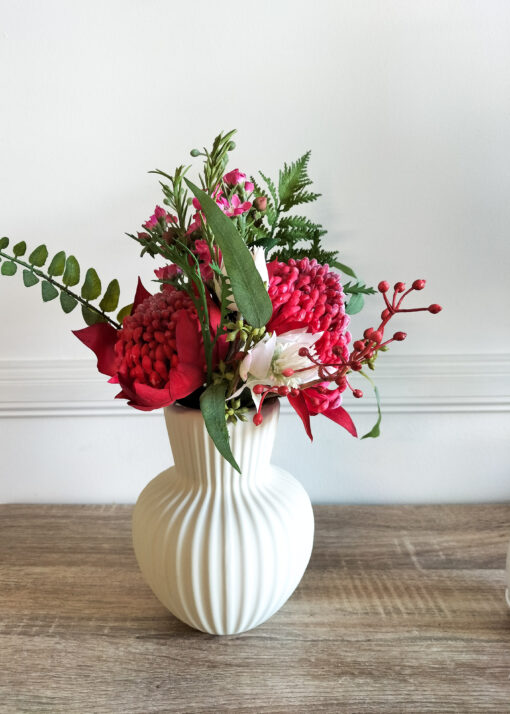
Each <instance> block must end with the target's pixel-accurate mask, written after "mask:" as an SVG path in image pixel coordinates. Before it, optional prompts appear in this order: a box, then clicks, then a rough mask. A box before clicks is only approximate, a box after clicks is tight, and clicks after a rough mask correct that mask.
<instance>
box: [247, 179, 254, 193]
mask: <svg viewBox="0 0 510 714" xmlns="http://www.w3.org/2000/svg"><path fill="white" fill-rule="evenodd" d="M254 188H255V186H254V185H253V184H252V182H251V181H245V182H244V190H245V191H246V193H253V189H254Z"/></svg>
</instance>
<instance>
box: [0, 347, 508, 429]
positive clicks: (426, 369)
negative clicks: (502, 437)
mask: <svg viewBox="0 0 510 714" xmlns="http://www.w3.org/2000/svg"><path fill="white" fill-rule="evenodd" d="M374 376H375V378H376V381H377V384H378V386H379V390H380V392H381V398H382V400H383V408H384V412H385V413H408V412H415V413H416V412H422V413H435V412H473V413H480V412H509V411H510V355H504V354H485V355H484V354H478V355H408V356H402V357H401V356H394V355H384V356H383V357H382V358H381V359H380V362H379V364H378V366H377V370H376V372H375V373H374ZM106 380H107V378H106V377H103V376H102V375H99V374H98V373H97V372H96V370H95V364H94V361H93V360H51V361H50V360H31V361H17V362H11V361H6V360H4V361H0V418H13V417H25V418H27V417H30V418H35V417H49V416H55V417H65V416H135V415H137V414H138V415H139V414H140V412H138V411H136V410H134V409H131V408H129V407H127V406H126V403H125V401H124V400H115V399H114V396H115V394H116V392H117V391H118V387H116V386H114V385H109V384H107V381H106ZM361 381H364V380H362V379H361ZM360 384H361V383H360ZM367 386H368V385H367ZM362 388H364V387H362ZM364 391H365V393H366V397H364V398H363V399H361V400H353V399H351V398H349V397H347V398H346V403H347V400H348V407H349V411H352V412H353V413H363V412H367V411H373V410H374V399H373V397H372V396H371V394H370V388H369V387H368V389H366V388H364ZM289 411H290V408H289V406H288V405H284V408H283V413H286V412H289ZM150 414H152V415H157V414H159V412H150Z"/></svg>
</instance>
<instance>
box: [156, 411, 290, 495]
mask: <svg viewBox="0 0 510 714" xmlns="http://www.w3.org/2000/svg"><path fill="white" fill-rule="evenodd" d="M279 412H280V403H279V401H278V400H274V401H272V402H270V403H268V404H267V405H264V407H263V410H262V414H263V422H262V424H261V425H260V426H255V425H254V424H253V421H252V419H251V417H252V415H249V420H248V421H247V422H236V423H235V424H228V431H229V435H230V448H231V450H232V453H233V455H234V458H235V460H236V461H237V463H238V464H239V467H240V469H241V475H240V474H239V473H238V472H237V471H236V470H235V469H234V468H233V467H232V466H231V465H230V464H229V463H228V461H226V460H225V459H224V458H223V456H221V454H220V453H219V452H218V450H217V449H216V447H215V445H214V443H213V441H212V439H211V438H210V436H209V434H208V433H207V429H206V427H205V422H204V419H203V417H202V413H201V412H200V411H199V410H198V409H187V408H185V407H181V406H171V407H166V409H165V420H166V425H167V429H168V436H169V438H170V445H171V447H172V453H173V456H174V462H175V467H176V469H177V472H178V473H179V474H180V475H181V476H182V477H184V478H186V480H187V481H189V482H190V484H191V485H196V486H205V487H221V486H222V485H223V486H225V487H226V486H230V485H231V481H232V480H235V482H237V481H238V480H239V479H241V480H242V483H243V484H245V485H248V484H254V483H256V482H257V481H259V480H260V479H263V478H264V476H265V474H267V473H268V468H267V467H268V466H269V462H270V459H271V452H272V450H273V444H274V440H275V436H276V427H277V425H278V416H279Z"/></svg>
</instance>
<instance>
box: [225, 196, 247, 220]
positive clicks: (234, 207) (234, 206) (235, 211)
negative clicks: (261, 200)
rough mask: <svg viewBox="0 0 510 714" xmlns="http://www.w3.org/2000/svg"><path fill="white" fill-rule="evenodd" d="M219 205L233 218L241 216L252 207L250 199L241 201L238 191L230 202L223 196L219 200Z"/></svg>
mask: <svg viewBox="0 0 510 714" xmlns="http://www.w3.org/2000/svg"><path fill="white" fill-rule="evenodd" d="M218 205H219V207H220V208H221V210H222V211H223V213H224V214H225V215H226V216H230V217H231V218H232V217H233V216H240V215H241V214H242V213H246V211H249V210H250V208H251V203H250V201H244V202H243V203H241V199H240V198H239V196H238V195H237V194H236V193H235V194H234V195H233V196H232V198H231V199H230V203H229V202H228V201H227V199H226V198H222V199H220V201H218Z"/></svg>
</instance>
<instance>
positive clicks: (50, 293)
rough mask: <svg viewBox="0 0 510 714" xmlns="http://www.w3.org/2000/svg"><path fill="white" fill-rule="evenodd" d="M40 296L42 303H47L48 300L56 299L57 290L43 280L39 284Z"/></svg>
mask: <svg viewBox="0 0 510 714" xmlns="http://www.w3.org/2000/svg"><path fill="white" fill-rule="evenodd" d="M41 295H42V299H43V300H44V302H49V301H50V300H54V299H55V298H56V297H58V290H57V288H56V287H55V286H54V285H52V284H51V283H49V282H48V281H47V280H43V281H42V283H41Z"/></svg>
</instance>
